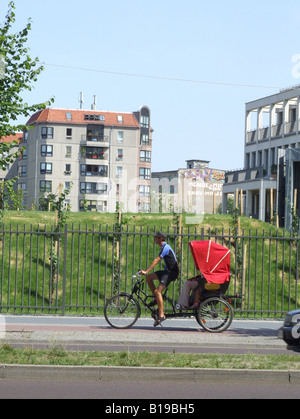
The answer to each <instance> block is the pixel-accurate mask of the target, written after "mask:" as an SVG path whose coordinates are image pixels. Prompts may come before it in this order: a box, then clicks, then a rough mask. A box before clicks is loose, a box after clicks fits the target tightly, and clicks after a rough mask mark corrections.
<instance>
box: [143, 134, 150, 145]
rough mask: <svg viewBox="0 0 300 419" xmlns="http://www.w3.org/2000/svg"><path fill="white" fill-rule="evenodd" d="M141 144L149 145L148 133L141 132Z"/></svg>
mask: <svg viewBox="0 0 300 419" xmlns="http://www.w3.org/2000/svg"><path fill="white" fill-rule="evenodd" d="M141 145H149V135H148V134H142V135H141Z"/></svg>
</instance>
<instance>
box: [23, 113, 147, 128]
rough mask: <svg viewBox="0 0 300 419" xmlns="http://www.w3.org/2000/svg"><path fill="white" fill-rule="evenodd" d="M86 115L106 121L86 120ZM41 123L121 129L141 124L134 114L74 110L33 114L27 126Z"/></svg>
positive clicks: (136, 126)
mask: <svg viewBox="0 0 300 419" xmlns="http://www.w3.org/2000/svg"><path fill="white" fill-rule="evenodd" d="M67 112H70V114H71V119H68V118H67ZM85 115H103V116H104V117H105V120H103V121H102V120H97V121H93V120H86V119H85ZM118 115H122V117H123V122H119V121H118ZM40 123H53V124H54V123H58V124H63V123H65V124H70V125H73V124H84V125H86V124H101V125H108V126H120V127H135V128H138V127H139V123H138V121H137V119H136V118H135V116H134V114H133V113H124V112H107V111H105V112H101V111H94V110H91V111H87V110H81V109H80V110H73V109H51V108H47V109H43V110H41V111H38V112H36V113H35V114H33V115H32V116H31V117H30V119H29V120H28V122H27V125H34V124H40Z"/></svg>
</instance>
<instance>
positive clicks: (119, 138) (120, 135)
mask: <svg viewBox="0 0 300 419" xmlns="http://www.w3.org/2000/svg"><path fill="white" fill-rule="evenodd" d="M123 141H124V132H123V131H118V143H123Z"/></svg>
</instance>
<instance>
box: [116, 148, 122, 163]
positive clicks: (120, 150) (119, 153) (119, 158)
mask: <svg viewBox="0 0 300 419" xmlns="http://www.w3.org/2000/svg"><path fill="white" fill-rule="evenodd" d="M117 159H118V160H123V149H122V148H118V156H117Z"/></svg>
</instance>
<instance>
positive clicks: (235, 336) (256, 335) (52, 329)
mask: <svg viewBox="0 0 300 419" xmlns="http://www.w3.org/2000/svg"><path fill="white" fill-rule="evenodd" d="M6 319H7V321H6V327H5V333H2V334H1V333H0V342H1V341H6V342H11V343H13V342H24V343H26V342H28V343H32V342H36V343H38V342H52V343H55V342H56V343H57V344H59V343H80V342H83V343H86V344H87V343H98V344H105V343H115V344H118V343H122V344H127V345H132V344H143V345H147V344H151V345H153V344H164V345H176V346H180V345H191V346H193V345H195V346H207V345H213V346H220V347H221V346H224V345H225V346H242V347H248V348H249V349H251V348H255V347H256V348H266V347H273V348H282V349H284V348H286V344H285V343H284V342H283V340H281V339H279V338H278V337H277V332H278V329H279V328H280V327H281V325H282V322H280V321H269V320H268V321H251V320H234V321H233V323H232V325H231V327H230V328H229V329H228V330H227V331H225V332H223V333H208V332H205V331H204V330H203V329H202V328H201V327H200V326H199V325H198V323H197V322H196V321H195V320H194V319H184V320H176V321H175V320H167V321H165V322H164V323H163V325H162V327H161V326H158V327H157V328H154V327H153V320H152V319H149V318H141V319H139V320H138V322H137V323H136V324H135V325H134V326H133V327H132V328H131V329H124V330H120V329H113V328H111V327H110V326H108V325H107V323H106V322H105V320H104V319H103V318H100V317H99V318H97V317H96V318H95V317H90V318H89V317H78V318H76V317H70V318H68V317H59V316H56V317H55V316H53V317H52V316H51V317H50V316H49V317H48V316H44V317H41V316H39V317H34V316H29V317H26V316H18V317H16V316H7V317H6Z"/></svg>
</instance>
